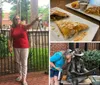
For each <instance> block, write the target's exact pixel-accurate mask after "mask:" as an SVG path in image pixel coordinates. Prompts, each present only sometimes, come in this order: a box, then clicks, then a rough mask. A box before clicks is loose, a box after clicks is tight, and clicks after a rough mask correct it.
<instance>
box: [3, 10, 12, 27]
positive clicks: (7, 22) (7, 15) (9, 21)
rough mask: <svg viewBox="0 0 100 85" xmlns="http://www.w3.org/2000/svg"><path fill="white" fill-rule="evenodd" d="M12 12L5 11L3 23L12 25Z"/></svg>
mask: <svg viewBox="0 0 100 85" xmlns="http://www.w3.org/2000/svg"><path fill="white" fill-rule="evenodd" d="M9 16H10V13H8V12H5V13H4V15H3V18H2V25H6V26H10V25H11V24H12V22H11V20H10V18H9Z"/></svg>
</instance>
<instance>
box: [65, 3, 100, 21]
mask: <svg viewBox="0 0 100 85" xmlns="http://www.w3.org/2000/svg"><path fill="white" fill-rule="evenodd" d="M65 6H66V7H68V8H70V9H72V10H75V11H77V12H80V13H82V14H85V15H87V16H89V17H91V18H94V19H96V20H98V21H100V16H98V15H93V14H87V13H85V12H84V11H81V10H80V9H75V8H73V7H72V6H71V3H69V4H67V5H65ZM90 6H91V5H88V7H90ZM88 7H87V8H88Z"/></svg>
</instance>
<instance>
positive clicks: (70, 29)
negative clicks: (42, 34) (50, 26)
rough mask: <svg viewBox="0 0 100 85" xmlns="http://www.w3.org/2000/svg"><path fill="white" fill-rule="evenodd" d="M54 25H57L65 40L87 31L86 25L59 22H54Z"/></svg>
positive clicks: (65, 21) (64, 21)
mask: <svg viewBox="0 0 100 85" xmlns="http://www.w3.org/2000/svg"><path fill="white" fill-rule="evenodd" d="M55 23H56V24H57V26H58V28H59V29H60V31H61V33H62V34H63V36H64V38H65V39H68V38H70V37H72V36H74V35H75V34H77V33H79V32H80V31H82V30H86V29H88V25H86V24H83V23H79V22H73V21H67V20H59V21H55Z"/></svg>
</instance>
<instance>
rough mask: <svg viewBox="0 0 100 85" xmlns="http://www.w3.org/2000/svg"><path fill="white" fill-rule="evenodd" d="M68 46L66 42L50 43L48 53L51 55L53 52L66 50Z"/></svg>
mask: <svg viewBox="0 0 100 85" xmlns="http://www.w3.org/2000/svg"><path fill="white" fill-rule="evenodd" d="M68 47H69V45H68V43H51V45H50V55H53V53H54V52H57V51H61V50H67V49H68Z"/></svg>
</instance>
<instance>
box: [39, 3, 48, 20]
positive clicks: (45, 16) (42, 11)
mask: <svg viewBox="0 0 100 85" xmlns="http://www.w3.org/2000/svg"><path fill="white" fill-rule="evenodd" d="M38 12H39V15H41V14H42V15H43V18H42V19H43V21H49V6H48V5H47V6H42V7H39V8H38Z"/></svg>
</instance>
